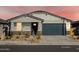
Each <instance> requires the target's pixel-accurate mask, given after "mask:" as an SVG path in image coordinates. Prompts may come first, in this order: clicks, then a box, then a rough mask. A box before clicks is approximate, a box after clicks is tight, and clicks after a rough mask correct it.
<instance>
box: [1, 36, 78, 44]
mask: <svg viewBox="0 0 79 59" xmlns="http://www.w3.org/2000/svg"><path fill="white" fill-rule="evenodd" d="M42 38H43V39H42V40H40V42H30V41H0V45H79V41H75V40H73V39H72V38H69V37H67V36H42Z"/></svg>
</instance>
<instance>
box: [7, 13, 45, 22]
mask: <svg viewBox="0 0 79 59" xmlns="http://www.w3.org/2000/svg"><path fill="white" fill-rule="evenodd" d="M22 16H26V17H30V18H33V19H36V20H40V21H41V22H43V21H44V20H43V19H41V18H38V17H35V16H32V15H29V14H22V15H19V16H16V17H13V18H10V19H8V20H7V21H11V20H15V19H17V18H19V17H22Z"/></svg>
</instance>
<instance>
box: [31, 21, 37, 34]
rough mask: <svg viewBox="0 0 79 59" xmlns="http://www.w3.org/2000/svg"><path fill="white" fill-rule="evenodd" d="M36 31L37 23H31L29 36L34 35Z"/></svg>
mask: <svg viewBox="0 0 79 59" xmlns="http://www.w3.org/2000/svg"><path fill="white" fill-rule="evenodd" d="M37 31H38V23H37V22H32V23H31V34H32V35H36V34H37Z"/></svg>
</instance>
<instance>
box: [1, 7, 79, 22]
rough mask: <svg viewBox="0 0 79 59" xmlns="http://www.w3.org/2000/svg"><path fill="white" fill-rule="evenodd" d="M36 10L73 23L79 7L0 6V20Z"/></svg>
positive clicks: (77, 16)
mask: <svg viewBox="0 0 79 59" xmlns="http://www.w3.org/2000/svg"><path fill="white" fill-rule="evenodd" d="M37 10H43V11H47V12H50V13H53V14H56V15H59V16H62V17H65V18H68V19H71V20H73V21H77V20H79V6H0V18H2V19H4V20H6V19H9V18H12V17H15V16H18V15H21V14H26V13H29V12H33V11H37Z"/></svg>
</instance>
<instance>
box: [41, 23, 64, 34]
mask: <svg viewBox="0 0 79 59" xmlns="http://www.w3.org/2000/svg"><path fill="white" fill-rule="evenodd" d="M64 26H65V24H43V29H42V30H43V35H64V34H65V27H64Z"/></svg>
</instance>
